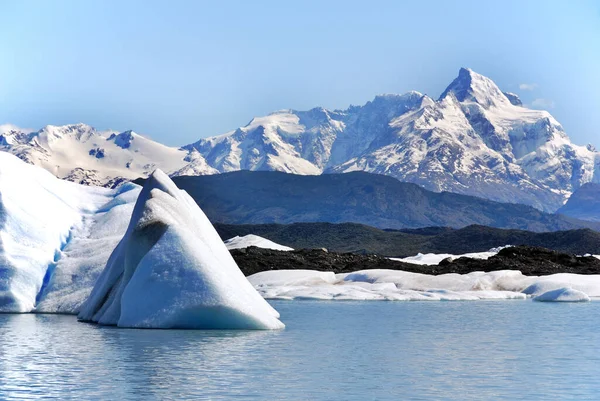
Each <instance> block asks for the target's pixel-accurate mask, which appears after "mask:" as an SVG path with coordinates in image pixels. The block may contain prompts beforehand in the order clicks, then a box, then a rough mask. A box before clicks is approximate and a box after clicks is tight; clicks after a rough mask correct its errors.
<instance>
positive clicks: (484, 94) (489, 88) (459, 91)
mask: <svg viewBox="0 0 600 401" xmlns="http://www.w3.org/2000/svg"><path fill="white" fill-rule="evenodd" d="M450 93H453V94H454V96H455V97H456V99H457V100H458V101H459V102H474V103H478V104H479V105H481V106H482V107H484V108H486V109H489V108H490V107H492V106H499V105H503V104H510V101H509V100H508V98H507V97H506V96H505V95H504V93H502V91H501V90H500V89H499V88H498V86H497V85H496V84H495V83H494V81H492V80H491V79H489V78H487V77H485V76H483V75H481V74H478V73H476V72H475V71H473V70H471V69H470V68H461V69H460V70H459V72H458V77H456V78H455V79H454V81H452V83H451V84H450V85H449V86H448V87H447V88H446V90H445V91H444V93H442V95H441V96H440V100H442V99H444V98H445V97H446V96H448V94H450Z"/></svg>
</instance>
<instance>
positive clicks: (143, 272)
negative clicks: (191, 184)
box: [79, 170, 284, 329]
mask: <svg viewBox="0 0 600 401" xmlns="http://www.w3.org/2000/svg"><path fill="white" fill-rule="evenodd" d="M278 318H279V313H277V311H275V309H273V308H272V307H271V306H270V305H269V304H268V303H267V302H266V301H265V300H264V299H263V298H262V297H261V296H260V295H259V294H258V292H256V290H255V289H254V288H253V287H252V285H251V284H250V283H249V282H248V280H247V279H246V278H245V277H244V275H243V274H242V272H241V271H240V270H239V268H238V267H237V265H236V263H235V261H234V260H233V258H232V257H231V255H230V254H229V251H228V250H227V248H226V247H225V245H224V244H223V242H222V241H221V239H220V238H219V236H218V234H217V232H216V231H215V229H214V227H213V226H212V224H211V223H210V221H209V220H208V218H207V217H206V215H205V214H204V213H203V212H202V210H200V208H199V207H198V205H196V203H195V202H194V200H193V199H192V198H191V197H190V196H189V195H188V194H187V193H186V192H185V191H181V190H179V189H178V188H177V186H176V185H175V184H174V183H173V182H172V181H171V180H170V179H169V177H167V176H166V175H165V174H164V173H163V172H161V171H160V170H157V171H156V172H155V173H154V174H153V175H152V176H151V177H150V178H149V179H148V180H147V181H146V184H145V185H144V188H143V189H142V191H141V193H140V195H139V197H138V199H137V202H136V204H135V207H134V210H133V214H132V216H131V221H130V223H129V226H128V228H127V231H126V233H125V235H124V236H123V238H122V239H121V241H120V242H119V244H118V245H117V247H116V248H115V250H114V251H113V252H112V254H111V256H110V258H109V259H108V262H107V264H106V268H105V269H104V271H103V272H102V274H101V275H100V277H99V278H98V280H97V282H96V285H95V286H94V289H93V290H92V292H91V294H90V296H89V298H88V299H87V300H86V302H85V303H84V305H83V306H82V307H81V311H80V313H79V319H80V320H84V321H92V322H98V323H100V324H107V325H117V326H119V327H139V328H194V329H280V328H283V327H284V325H283V324H282V323H281V322H280V321H279V320H278Z"/></svg>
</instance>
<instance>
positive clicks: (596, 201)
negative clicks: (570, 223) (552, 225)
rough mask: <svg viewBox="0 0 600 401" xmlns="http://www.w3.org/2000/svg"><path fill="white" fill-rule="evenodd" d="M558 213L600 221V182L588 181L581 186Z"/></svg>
mask: <svg viewBox="0 0 600 401" xmlns="http://www.w3.org/2000/svg"><path fill="white" fill-rule="evenodd" d="M558 213H561V214H564V215H567V216H570V217H574V218H577V219H584V220H590V221H597V222H600V184H592V183H588V184H585V185H583V186H581V187H580V188H579V189H578V190H577V191H575V193H573V195H571V197H570V198H569V201H568V202H567V203H566V204H565V205H564V206H563V207H561V208H560V209H558Z"/></svg>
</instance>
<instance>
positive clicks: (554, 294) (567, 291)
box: [533, 287, 590, 302]
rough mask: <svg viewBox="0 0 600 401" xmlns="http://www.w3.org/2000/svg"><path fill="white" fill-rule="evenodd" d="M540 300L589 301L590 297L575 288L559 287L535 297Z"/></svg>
mask: <svg viewBox="0 0 600 401" xmlns="http://www.w3.org/2000/svg"><path fill="white" fill-rule="evenodd" d="M533 300H534V301H539V302H589V301H590V297H589V296H588V295H587V294H586V293H585V292H581V291H578V290H574V289H573V288H568V287H564V288H558V289H556V290H552V291H548V292H545V293H543V294H541V295H538V296H537V297H534V298H533Z"/></svg>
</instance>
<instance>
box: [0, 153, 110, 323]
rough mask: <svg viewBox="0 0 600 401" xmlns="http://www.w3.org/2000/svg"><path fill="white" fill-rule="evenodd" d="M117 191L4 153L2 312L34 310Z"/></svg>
mask: <svg viewBox="0 0 600 401" xmlns="http://www.w3.org/2000/svg"><path fill="white" fill-rule="evenodd" d="M111 197H112V192H111V191H110V190H108V189H104V188H94V187H84V186H82V185H77V184H75V183H71V182H66V181H62V180H59V179H57V178H56V177H54V176H53V175H52V174H51V173H49V172H47V171H45V170H43V169H41V168H39V167H36V166H31V165H29V164H27V163H25V162H23V161H22V160H20V159H18V158H17V157H15V156H13V155H11V154H9V153H6V152H0V312H31V311H33V310H34V307H35V304H36V301H37V299H38V298H39V297H40V296H41V293H42V292H43V291H44V287H45V286H46V285H47V283H48V280H49V278H50V277H51V275H52V273H53V272H54V271H55V270H56V267H57V263H58V262H59V260H60V258H61V250H62V249H63V248H64V247H65V246H66V245H68V243H69V242H70V241H71V240H72V234H73V231H75V230H77V229H79V228H81V226H82V224H83V222H84V219H85V218H87V217H89V216H91V215H92V214H93V213H94V212H95V211H96V210H97V209H98V208H99V207H100V206H101V205H102V204H105V203H106V202H108V201H109V200H110V199H111Z"/></svg>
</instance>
